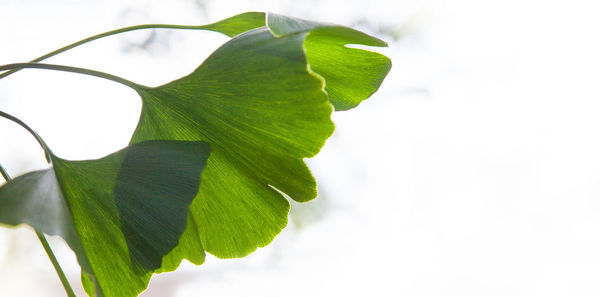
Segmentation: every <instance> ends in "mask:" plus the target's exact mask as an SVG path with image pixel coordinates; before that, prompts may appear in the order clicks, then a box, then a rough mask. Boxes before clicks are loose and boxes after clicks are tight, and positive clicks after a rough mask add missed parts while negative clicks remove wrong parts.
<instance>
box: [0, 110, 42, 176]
mask: <svg viewBox="0 0 600 297" xmlns="http://www.w3.org/2000/svg"><path fill="white" fill-rule="evenodd" d="M0 117H3V118H5V119H8V120H11V121H13V122H15V123H17V124H18V125H19V126H21V127H23V128H25V130H27V132H29V133H30V134H31V135H32V136H33V137H34V138H35V140H37V142H38V143H39V144H40V146H41V147H42V149H43V150H44V153H45V155H46V161H48V162H50V156H52V151H51V150H50V148H48V146H47V145H46V143H45V142H44V140H43V139H42V137H40V135H38V134H37V133H35V131H33V129H31V128H30V127H29V126H27V124H25V123H24V122H23V121H21V120H19V119H18V118H16V117H14V116H12V115H10V114H8V113H6V112H3V111H1V110H0ZM2 170H4V169H2ZM5 173H6V172H3V173H2V176H4V179H6V180H9V179H10V178H7V176H8V175H4V174H5Z"/></svg>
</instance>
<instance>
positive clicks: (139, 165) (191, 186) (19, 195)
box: [0, 141, 210, 296]
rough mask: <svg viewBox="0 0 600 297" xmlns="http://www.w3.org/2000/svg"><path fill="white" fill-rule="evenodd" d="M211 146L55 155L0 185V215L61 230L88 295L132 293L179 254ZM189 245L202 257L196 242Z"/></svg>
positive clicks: (168, 144) (194, 257)
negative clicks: (86, 156)
mask: <svg viewBox="0 0 600 297" xmlns="http://www.w3.org/2000/svg"><path fill="white" fill-rule="evenodd" d="M209 153H210V146H209V145H208V144H207V143H205V142H182V141H147V142H141V143H138V144H134V145H131V146H129V147H127V148H125V149H123V150H121V151H119V152H116V153H114V154H111V155H109V156H106V157H104V158H101V159H98V160H88V161H67V160H63V159H61V158H58V157H56V156H54V155H52V163H53V166H52V167H51V168H48V169H45V170H40V171H35V172H31V173H28V174H25V175H23V176H20V177H17V178H15V179H13V180H11V181H9V182H8V183H7V184H5V185H3V186H2V187H0V222H1V223H3V224H8V225H13V226H16V225H19V224H28V225H30V226H32V227H34V228H35V229H36V230H39V231H42V232H44V233H46V234H50V235H59V236H61V237H63V238H64V239H65V241H66V242H67V243H68V244H69V246H70V247H71V248H72V249H73V250H74V251H75V254H76V255H77V259H78V261H79V264H80V265H81V268H82V279H83V283H84V286H85V288H86V291H87V292H88V294H90V295H91V296H137V294H138V293H139V292H141V291H142V290H143V289H145V288H146V286H147V284H148V281H149V278H150V275H151V274H152V273H153V272H154V271H155V270H156V269H158V268H160V267H161V265H162V264H163V263H162V261H163V256H164V255H165V254H167V253H169V252H171V253H172V254H173V253H175V254H177V250H178V249H174V248H175V246H176V245H177V244H178V242H179V239H180V236H181V235H182V233H183V232H184V230H185V229H186V225H187V222H188V221H191V218H189V217H188V215H187V214H188V212H189V205H190V204H191V202H192V199H193V198H194V197H195V196H196V193H197V192H198V186H199V184H200V180H201V179H200V175H201V172H202V169H203V168H204V166H205V164H206V160H207V158H208V155H209ZM191 225H193V224H191ZM190 230H193V228H192V229H190ZM190 248H193V251H194V252H195V253H194V254H190V253H186V254H185V256H186V257H188V258H189V259H190V260H191V261H192V262H195V263H197V264H200V263H202V262H203V260H204V252H203V249H202V246H201V245H200V243H199V242H198V241H196V242H194V243H193V244H192V245H191V246H190ZM166 260H167V259H166ZM167 261H170V262H173V260H167ZM166 265H173V264H171V263H166Z"/></svg>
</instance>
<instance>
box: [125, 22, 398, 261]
mask: <svg viewBox="0 0 600 297" xmlns="http://www.w3.org/2000/svg"><path fill="white" fill-rule="evenodd" d="M267 20H268V21H266V22H267V23H268V25H269V26H268V28H266V27H265V28H259V29H254V30H251V31H249V32H245V33H242V34H240V35H237V36H236V37H235V38H233V39H232V40H231V41H229V42H227V43H226V44H224V45H223V46H222V47H221V48H219V49H218V50H217V51H216V52H215V53H213V54H212V55H211V56H210V57H209V58H207V59H206V61H205V62H204V63H203V64H202V65H201V66H200V67H199V68H198V69H196V70H195V71H194V72H193V73H192V74H190V75H188V76H186V77H184V78H181V79H179V80H176V81H173V82H171V83H169V84H166V85H164V86H160V87H157V88H143V89H140V90H138V92H139V94H140V95H141V96H142V98H143V107H142V114H141V116H140V122H139V124H138V127H137V129H136V131H135V133H134V135H133V138H132V142H133V143H135V142H139V141H144V140H150V139H177V140H203V141H207V142H209V143H210V144H211V146H212V147H213V153H212V155H211V158H210V160H209V162H208V164H207V167H206V169H205V171H204V174H203V182H202V184H201V185H200V191H199V193H198V196H197V198H196V199H195V200H194V202H193V204H192V206H191V214H190V216H191V217H192V218H193V220H194V221H195V222H196V226H188V228H193V227H194V228H197V229H198V232H199V233H198V236H199V237H200V239H201V241H202V245H203V246H204V248H205V249H206V251H208V252H210V253H212V254H214V255H216V256H218V257H222V258H230V257H242V256H245V255H247V254H248V253H250V252H252V251H254V250H255V249H256V248H257V247H262V246H265V245H267V244H268V243H269V242H270V241H271V240H272V239H273V238H274V236H275V235H277V234H278V233H279V232H280V231H281V229H282V228H283V227H284V226H285V225H286V224H287V214H288V210H289V204H288V202H287V200H286V199H285V198H284V196H282V195H281V194H280V193H279V192H278V191H280V192H282V193H284V194H286V195H288V196H289V197H291V198H292V199H294V200H296V201H300V202H303V201H308V200H311V199H313V198H314V197H315V196H316V182H315V181H314V178H313V177H312V175H311V173H310V171H309V170H308V168H307V166H306V164H305V163H304V161H303V158H307V157H312V156H314V155H315V154H316V153H318V151H319V150H320V148H321V147H322V146H323V144H324V142H325V140H326V139H327V138H328V137H329V136H330V135H331V133H332V132H333V129H334V126H333V123H332V122H331V120H330V116H331V112H332V107H331V105H333V106H335V108H336V109H338V110H344V109H349V108H352V107H354V106H356V105H357V104H359V103H360V102H361V101H362V100H364V99H366V98H368V97H369V96H370V95H371V94H372V93H373V92H375V91H376V90H377V88H378V87H379V85H380V84H381V82H382V80H383V78H384V77H385V76H386V74H387V73H388V71H389V69H390V67H391V63H390V61H389V59H388V58H387V57H385V56H383V55H381V54H378V53H373V52H369V51H365V50H360V49H353V48H348V47H346V45H347V44H356V43H358V44H364V45H369V46H385V45H386V44H385V42H383V41H381V40H379V39H376V38H374V37H371V36H368V35H366V34H364V33H361V32H359V31H355V30H352V29H349V28H346V27H342V26H337V25H329V24H322V23H315V22H310V21H304V20H299V19H294V18H288V17H284V16H280V15H276V14H268V16H267ZM263 21H265V20H263ZM277 190H278V191H277ZM185 236H196V234H194V233H193V232H189V233H186V235H185Z"/></svg>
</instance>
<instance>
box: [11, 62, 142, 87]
mask: <svg viewBox="0 0 600 297" xmlns="http://www.w3.org/2000/svg"><path fill="white" fill-rule="evenodd" d="M23 68H37V69H47V70H56V71H65V72H73V73H79V74H85V75H90V76H95V77H100V78H104V79H108V80H112V81H114V82H117V83H120V84H123V85H126V86H128V87H130V88H132V89H134V90H139V89H140V88H143V87H144V86H142V85H139V84H136V83H134V82H132V81H130V80H127V79H124V78H122V77H119V76H116V75H112V74H109V73H106V72H101V71H96V70H91V69H86V68H79V67H72V66H64V65H55V64H41V63H14V64H6V65H2V66H0V71H4V70H14V69H23Z"/></svg>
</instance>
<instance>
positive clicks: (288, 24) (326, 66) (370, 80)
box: [267, 13, 392, 110]
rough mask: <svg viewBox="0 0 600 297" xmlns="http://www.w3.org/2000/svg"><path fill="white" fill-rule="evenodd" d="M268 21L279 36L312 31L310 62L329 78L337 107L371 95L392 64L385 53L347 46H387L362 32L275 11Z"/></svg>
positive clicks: (308, 46) (327, 82) (350, 105)
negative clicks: (291, 16)
mask: <svg viewBox="0 0 600 297" xmlns="http://www.w3.org/2000/svg"><path fill="white" fill-rule="evenodd" d="M267 23H268V27H269V29H270V30H271V32H273V34H275V35H276V36H286V35H288V34H294V33H298V32H310V33H309V34H308V36H307V37H306V41H305V42H304V47H305V50H306V57H307V60H308V64H309V65H310V69H311V70H312V71H314V72H316V73H318V74H319V75H320V76H322V77H323V79H324V80H325V90H326V91H327V94H328V96H329V101H331V104H333V106H334V107H335V109H336V110H348V109H351V108H353V107H355V106H357V105H358V104H359V103H360V102H361V101H363V100H365V99H367V98H369V96H371V95H372V94H373V93H375V92H376V91H377V89H378V88H379V86H380V85H381V83H382V82H383V79H384V78H385V77H386V75H387V74H388V72H389V71H390V69H391V67H392V63H391V61H390V59H389V58H387V57H386V56H384V55H381V54H378V53H374V52H370V51H366V50H362V49H356V48H350V47H347V45H348V44H360V45H366V46H387V44H386V43H385V42H384V41H382V40H380V39H377V38H375V37H372V36H369V35H367V34H365V33H362V32H360V31H356V30H354V29H350V28H347V27H344V26H339V25H333V24H326V23H318V22H311V21H306V20H301V19H296V18H290V17H286V16H282V15H278V14H274V13H269V14H268V15H267Z"/></svg>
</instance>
